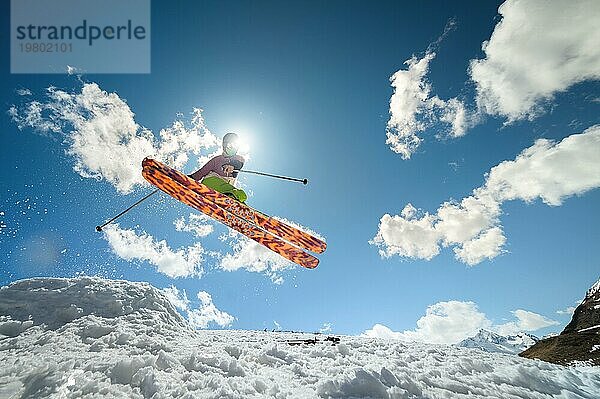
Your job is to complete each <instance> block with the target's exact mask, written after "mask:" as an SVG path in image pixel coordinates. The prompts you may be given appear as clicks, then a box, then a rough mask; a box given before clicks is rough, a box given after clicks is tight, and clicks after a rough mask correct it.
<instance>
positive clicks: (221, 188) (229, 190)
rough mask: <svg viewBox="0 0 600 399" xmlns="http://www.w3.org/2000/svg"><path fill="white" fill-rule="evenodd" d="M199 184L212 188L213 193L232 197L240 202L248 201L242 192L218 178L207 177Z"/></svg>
mask: <svg viewBox="0 0 600 399" xmlns="http://www.w3.org/2000/svg"><path fill="white" fill-rule="evenodd" d="M201 183H202V184H204V185H205V186H207V187H208V188H212V189H213V190H215V191H218V192H220V193H222V194H225V195H228V196H230V197H233V198H235V199H236V200H238V201H240V202H246V200H247V199H248V196H247V195H246V193H245V192H244V190H240V189H239V188H235V186H233V185H231V184H229V183H228V182H226V181H225V180H223V179H221V178H220V177H217V176H208V177H205V178H204V179H202V182H201Z"/></svg>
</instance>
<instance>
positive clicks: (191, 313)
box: [162, 286, 235, 328]
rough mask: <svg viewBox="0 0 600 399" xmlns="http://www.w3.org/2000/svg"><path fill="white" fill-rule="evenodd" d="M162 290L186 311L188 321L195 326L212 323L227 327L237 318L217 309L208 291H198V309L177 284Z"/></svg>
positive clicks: (177, 305) (170, 299) (174, 303)
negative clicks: (193, 306) (191, 305)
mask: <svg viewBox="0 0 600 399" xmlns="http://www.w3.org/2000/svg"><path fill="white" fill-rule="evenodd" d="M162 291H163V292H164V293H165V295H166V296H167V298H168V299H169V301H170V302H171V303H172V304H173V305H174V306H175V307H177V308H178V309H180V310H181V311H183V312H185V313H186V315H187V319H188V322H189V323H190V325H191V326H192V327H194V328H207V327H208V326H209V325H210V324H211V323H214V324H216V325H218V326H220V327H227V326H229V325H231V323H233V321H234V320H235V317H233V316H231V315H230V314H228V313H227V312H224V311H222V310H219V309H217V307H216V306H215V304H214V303H213V300H212V297H211V295H210V294H209V293H208V292H206V291H199V292H198V294H197V297H198V299H199V300H200V307H199V308H197V309H194V308H191V307H190V302H191V301H190V300H189V299H188V297H187V294H186V292H185V290H182V291H179V290H178V289H177V288H176V287H175V286H170V287H168V288H165V289H164V290H162Z"/></svg>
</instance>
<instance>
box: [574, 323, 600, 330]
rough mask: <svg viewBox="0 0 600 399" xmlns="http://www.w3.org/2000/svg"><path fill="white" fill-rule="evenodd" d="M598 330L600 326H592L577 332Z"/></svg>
mask: <svg viewBox="0 0 600 399" xmlns="http://www.w3.org/2000/svg"><path fill="white" fill-rule="evenodd" d="M596 328H600V324H597V325H595V326H591V327H587V328H582V329H581V330H578V331H577V332H583V331H590V330H595V329H596Z"/></svg>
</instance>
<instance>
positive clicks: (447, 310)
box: [363, 301, 559, 344]
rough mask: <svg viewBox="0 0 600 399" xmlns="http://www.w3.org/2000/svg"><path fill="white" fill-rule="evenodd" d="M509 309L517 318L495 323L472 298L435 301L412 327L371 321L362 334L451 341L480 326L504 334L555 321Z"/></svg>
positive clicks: (461, 338)
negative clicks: (399, 328) (402, 328)
mask: <svg viewBox="0 0 600 399" xmlns="http://www.w3.org/2000/svg"><path fill="white" fill-rule="evenodd" d="M511 313H512V314H513V315H514V316H515V317H516V318H517V320H516V321H512V322H508V323H504V324H500V325H495V324H494V323H493V322H492V321H491V320H489V319H488V318H487V317H486V315H485V313H483V312H481V311H480V310H479V308H478V307H477V305H476V304H475V303H473V302H462V301H448V302H438V303H436V304H434V305H431V306H429V307H427V310H426V313H425V315H424V316H423V317H421V318H420V319H419V320H418V321H417V327H416V328H415V329H414V330H406V331H402V332H397V331H393V330H391V329H390V328H388V327H386V326H384V325H382V324H375V325H374V326H373V328H371V329H370V330H367V331H365V332H364V334H363V335H364V336H368V337H373V338H384V339H400V340H403V341H419V342H428V343H435V344H455V343H457V342H460V341H462V340H463V339H466V338H468V337H472V336H473V335H475V334H476V333H477V332H478V331H479V330H480V329H482V328H483V329H489V330H492V331H496V332H497V333H499V334H503V335H507V334H515V333H517V332H520V331H529V332H532V331H536V330H539V329H541V328H545V327H549V326H553V325H557V324H559V323H558V322H556V321H554V320H550V319H547V318H546V317H544V316H541V315H539V314H537V313H533V312H529V311H526V310H522V309H518V310H515V311H513V312H511Z"/></svg>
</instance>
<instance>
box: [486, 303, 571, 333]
mask: <svg viewBox="0 0 600 399" xmlns="http://www.w3.org/2000/svg"><path fill="white" fill-rule="evenodd" d="M511 313H512V314H513V315H514V316H515V317H516V318H517V321H511V322H508V323H505V324H501V325H499V326H496V328H495V330H496V331H497V332H498V333H500V334H502V335H512V334H516V333H518V332H520V331H536V330H539V329H541V328H545V327H550V326H556V325H558V324H560V323H559V322H558V321H554V320H550V319H548V318H546V317H544V316H542V315H539V314H537V313H533V312H529V311H527V310H523V309H517V310H515V311H512V312H511Z"/></svg>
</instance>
